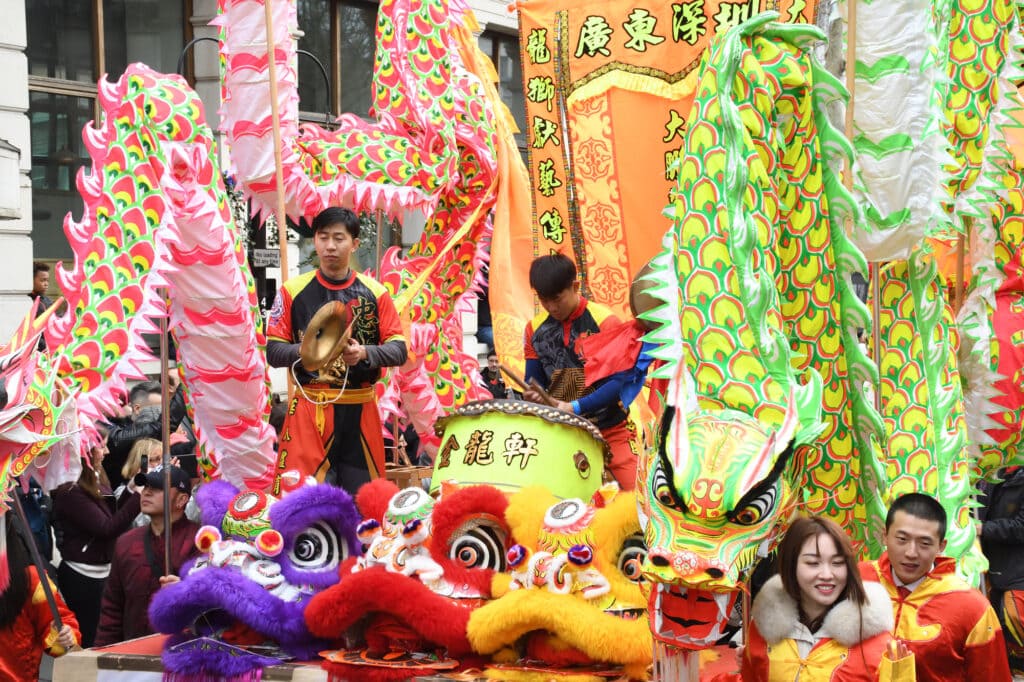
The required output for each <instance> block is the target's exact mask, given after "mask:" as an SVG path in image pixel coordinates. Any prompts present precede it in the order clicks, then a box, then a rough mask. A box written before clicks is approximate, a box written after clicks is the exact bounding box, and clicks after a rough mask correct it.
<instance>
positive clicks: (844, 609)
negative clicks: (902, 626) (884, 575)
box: [741, 576, 914, 682]
mask: <svg viewBox="0 0 1024 682" xmlns="http://www.w3.org/2000/svg"><path fill="white" fill-rule="evenodd" d="M864 588H865V591H866V593H867V598H868V601H867V603H866V604H864V606H861V607H859V608H858V606H857V604H856V603H854V602H851V601H847V600H844V601H840V602H837V603H836V604H835V605H834V606H833V607H832V608H831V609H830V610H829V612H828V614H827V615H826V616H825V620H824V622H823V623H822V625H821V628H819V630H818V631H817V633H816V634H815V635H811V634H810V631H808V630H806V628H803V626H801V625H800V624H799V610H798V608H797V604H796V602H795V601H794V600H793V598H792V597H790V596H789V594H787V593H786V591H785V590H784V589H783V587H782V579H781V578H780V577H779V576H775V577H773V578H772V579H771V580H769V581H768V582H767V583H765V585H764V587H763V588H762V589H761V592H760V593H758V595H757V599H756V600H755V601H754V607H753V609H752V619H751V627H750V637H749V639H748V640H747V646H746V648H745V649H744V651H743V664H742V669H741V679H742V680H743V682H794V681H795V680H799V682H876V680H884V681H891V682H913V680H914V677H913V666H912V664H911V659H910V658H909V657H908V658H907V659H904V660H901V661H899V662H896V663H893V662H892V661H890V660H889V659H888V658H885V659H883V654H884V653H885V651H886V647H887V646H888V644H889V641H890V640H891V639H892V635H891V634H890V633H889V629H890V628H891V627H892V623H893V616H892V606H891V604H890V602H889V599H888V598H887V597H886V595H885V588H883V587H882V586H881V585H878V584H877V583H865V585H864ZM858 611H859V612H860V613H859V614H858ZM801 629H802V631H803V633H804V635H806V637H807V638H808V639H809V640H813V645H812V644H810V643H807V644H806V646H808V647H810V650H809V652H807V653H806V654H805V655H803V656H801V655H800V650H799V647H798V644H797V641H796V638H794V633H795V632H799V631H800V630H801Z"/></svg>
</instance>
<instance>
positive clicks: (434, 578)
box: [306, 480, 509, 680]
mask: <svg viewBox="0 0 1024 682" xmlns="http://www.w3.org/2000/svg"><path fill="white" fill-rule="evenodd" d="M356 500H357V503H358V505H359V509H360V511H361V512H362V514H363V516H364V520H363V522H362V523H361V524H360V525H359V539H360V541H361V542H362V543H363V545H364V547H366V552H365V554H364V556H362V557H359V558H358V559H350V560H349V561H348V562H347V563H346V564H345V565H344V566H342V569H341V576H342V577H341V581H340V582H339V583H338V584H337V585H334V586H333V587H331V588H329V589H327V590H325V591H324V592H322V593H320V594H318V595H317V596H316V597H314V598H313V600H312V601H311V603H310V606H309V609H308V610H307V611H306V622H307V623H308V625H309V629H310V631H311V632H313V633H314V634H317V635H319V636H322V637H328V638H340V637H342V636H346V637H347V638H348V642H349V644H350V645H352V646H350V647H349V649H348V650H344V651H336V652H331V653H329V654H326V655H325V656H326V659H327V661H326V663H325V667H326V668H327V669H328V670H329V671H331V673H332V674H334V675H336V676H338V677H344V678H345V679H374V680H384V679H407V678H408V677H410V676H411V675H413V674H415V673H417V672H418V674H425V673H426V672H427V671H429V670H430V669H432V668H433V669H442V668H446V667H448V668H451V667H456V666H458V665H459V662H461V663H463V664H466V663H467V661H466V660H465V659H464V658H463V657H464V656H465V655H467V654H470V653H471V649H470V646H469V643H468V642H467V640H466V622H467V620H468V619H469V615H470V613H472V611H473V610H474V609H475V608H477V607H478V606H480V604H482V603H483V602H484V601H485V600H488V599H490V598H491V582H492V578H493V577H494V574H495V572H497V571H501V570H504V568H505V551H506V546H507V542H508V537H509V530H508V525H507V524H506V522H505V508H506V506H507V505H508V502H507V498H506V497H505V496H504V495H503V494H502V493H501V492H500V491H498V490H497V489H496V488H492V487H491V486H486V485H474V486H466V487H462V488H448V487H446V488H444V489H443V490H442V495H441V498H440V499H439V500H437V501H435V500H434V499H433V498H431V497H430V496H429V495H428V494H427V493H426V492H425V491H424V490H422V489H421V488H406V489H404V490H399V489H398V488H397V487H396V486H395V485H394V484H393V483H391V482H390V481H386V480H377V481H373V482H371V483H368V484H367V485H365V486H363V488H362V489H360V491H359V494H358V495H357V497H356ZM398 652H402V653H398ZM449 656H450V657H459V658H460V661H455V660H454V659H453V658H448V657H449Z"/></svg>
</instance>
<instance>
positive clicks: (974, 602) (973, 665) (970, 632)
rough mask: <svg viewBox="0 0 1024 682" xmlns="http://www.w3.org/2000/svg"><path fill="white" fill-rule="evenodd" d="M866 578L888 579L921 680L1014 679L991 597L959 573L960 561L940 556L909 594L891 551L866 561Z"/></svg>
mask: <svg viewBox="0 0 1024 682" xmlns="http://www.w3.org/2000/svg"><path fill="white" fill-rule="evenodd" d="M860 572H861V576H863V578H864V580H874V581H878V582H880V583H882V585H884V586H885V589H886V591H888V593H889V597H890V598H891V599H892V602H893V610H894V612H895V620H896V626H895V629H894V630H893V633H892V634H893V637H896V638H898V639H902V640H904V641H905V642H906V643H907V646H908V648H909V649H910V651H911V652H913V653H914V655H915V658H916V660H917V680H918V682H980V681H981V680H985V682H1010V679H1011V678H1010V667H1009V664H1008V663H1007V661H1006V647H1005V645H1004V643H1003V634H1002V630H1001V629H1000V627H999V621H998V620H997V619H996V614H995V612H994V611H993V610H992V607H991V605H989V603H988V600H987V599H985V597H984V596H983V595H982V594H981V592H979V591H978V590H975V589H974V588H972V587H971V586H970V585H968V584H967V583H965V582H964V581H963V580H961V579H960V578H958V577H957V576H956V560H955V559H951V558H949V557H939V558H937V559H936V560H935V566H934V567H933V568H932V570H931V571H929V572H928V574H927V575H926V576H925V577H924V579H923V581H922V582H921V584H920V585H918V586H917V587H916V588H915V589H914V590H913V591H912V592H910V593H909V594H907V595H905V596H903V595H901V594H900V589H899V588H897V586H896V583H895V582H894V580H893V573H892V564H891V563H890V561H889V554H888V552H886V553H884V554H882V556H881V557H880V558H879V559H878V560H877V561H866V562H863V563H862V564H861V565H860Z"/></svg>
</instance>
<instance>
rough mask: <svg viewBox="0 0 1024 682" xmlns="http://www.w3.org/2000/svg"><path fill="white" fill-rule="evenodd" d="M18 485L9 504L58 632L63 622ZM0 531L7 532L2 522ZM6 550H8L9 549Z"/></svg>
mask: <svg viewBox="0 0 1024 682" xmlns="http://www.w3.org/2000/svg"><path fill="white" fill-rule="evenodd" d="M18 486H20V484H16V486H15V487H14V488H12V489H11V505H10V506H11V507H12V508H13V509H14V518H16V519H17V520H18V523H19V524H20V525H21V533H22V535H23V537H22V540H24V542H25V546H26V548H27V549H28V553H29V556H30V557H31V558H32V564H33V565H34V566H35V567H36V573H37V574H38V575H39V584H40V587H42V588H43V596H44V597H45V598H46V604H47V605H48V606H49V607H50V615H51V616H53V626H54V628H56V629H57V632H60V631H61V628H63V627H64V622H63V620H61V617H60V609H59V608H57V599H56V598H55V597H54V596H53V590H52V589H51V588H50V580H49V576H48V574H47V572H46V564H45V562H44V561H43V557H42V555H41V554H40V553H39V547H38V546H37V545H36V540H35V536H34V535H32V526H31V524H29V522H28V517H27V516H26V515H25V508H24V507H22V506H21V498H20V497H18ZM5 516H6V515H5ZM2 519H4V517H0V520H2ZM0 532H2V533H6V532H7V529H6V528H4V527H3V524H0ZM15 541H17V540H15ZM7 551H10V549H8V550H7ZM5 560H6V559H5Z"/></svg>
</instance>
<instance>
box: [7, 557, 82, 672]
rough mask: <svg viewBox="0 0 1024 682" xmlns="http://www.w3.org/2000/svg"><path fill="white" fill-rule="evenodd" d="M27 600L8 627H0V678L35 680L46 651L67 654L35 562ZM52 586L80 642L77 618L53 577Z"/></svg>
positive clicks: (58, 654) (62, 614)
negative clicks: (62, 596)
mask: <svg viewBox="0 0 1024 682" xmlns="http://www.w3.org/2000/svg"><path fill="white" fill-rule="evenodd" d="M27 570H28V580H29V583H28V585H29V587H28V589H29V595H31V596H30V597H29V599H28V603H27V604H26V605H25V607H24V608H23V609H22V610H21V613H20V614H18V617H17V619H15V621H14V622H13V623H12V624H11V625H10V627H8V628H4V629H2V630H0V642H2V643H3V646H0V680H36V679H38V678H39V663H40V661H41V660H42V658H43V651H46V653H48V654H50V655H51V656H61V655H63V654H64V647H62V646H61V645H60V643H58V641H57V629H56V628H55V627H53V615H52V614H51V613H50V606H49V604H47V603H46V594H45V593H44V592H43V585H42V583H41V582H40V581H39V574H38V573H37V572H36V569H35V567H34V566H29V567H28V569H27ZM50 589H51V590H52V591H53V596H54V598H55V599H56V601H57V610H58V611H59V612H60V618H61V620H62V621H63V623H64V624H65V625H70V626H71V629H72V630H74V632H75V641H76V642H78V643H81V641H82V634H81V633H80V632H79V631H78V620H77V619H76V618H75V614H73V613H72V612H71V609H69V608H68V607H67V604H65V603H64V600H63V599H61V597H60V593H59V592H58V591H57V586H56V585H54V584H53V581H50Z"/></svg>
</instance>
